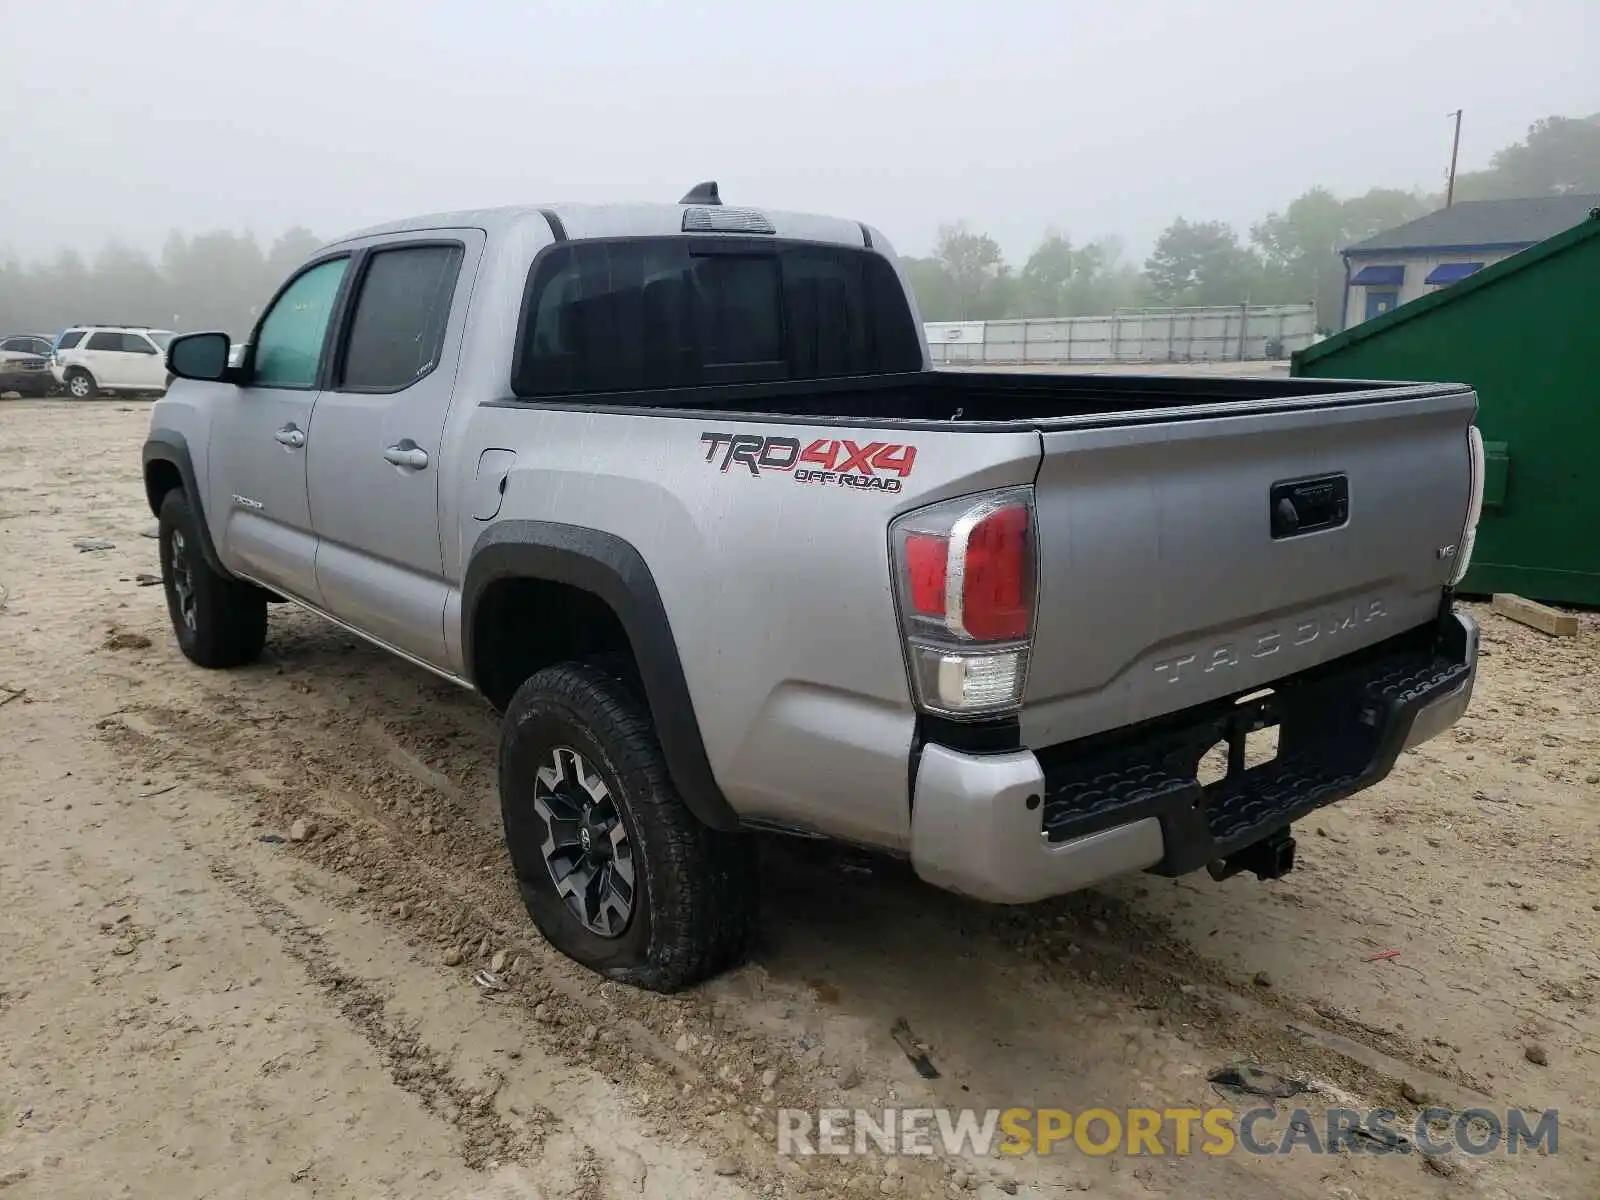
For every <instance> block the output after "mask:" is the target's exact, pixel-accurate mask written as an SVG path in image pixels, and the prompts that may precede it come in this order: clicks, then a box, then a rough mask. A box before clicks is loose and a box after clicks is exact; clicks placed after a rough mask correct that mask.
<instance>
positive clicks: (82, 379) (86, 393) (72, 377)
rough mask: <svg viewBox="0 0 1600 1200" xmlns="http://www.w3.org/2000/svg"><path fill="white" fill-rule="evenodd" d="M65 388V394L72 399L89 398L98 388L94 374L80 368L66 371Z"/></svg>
mask: <svg viewBox="0 0 1600 1200" xmlns="http://www.w3.org/2000/svg"><path fill="white" fill-rule="evenodd" d="M66 389H67V395H69V396H71V397H72V398H73V399H74V400H88V399H91V398H92V397H93V396H94V394H95V393H96V392H97V391H99V390H100V389H99V387H98V386H97V385H96V384H95V381H94V376H93V375H91V374H89V372H87V371H85V370H82V369H76V370H72V371H68V372H67V378H66Z"/></svg>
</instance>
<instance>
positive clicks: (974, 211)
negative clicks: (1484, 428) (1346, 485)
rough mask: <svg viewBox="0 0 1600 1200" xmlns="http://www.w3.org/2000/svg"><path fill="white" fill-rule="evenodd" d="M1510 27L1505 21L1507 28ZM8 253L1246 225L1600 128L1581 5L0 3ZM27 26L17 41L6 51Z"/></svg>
mask: <svg viewBox="0 0 1600 1200" xmlns="http://www.w3.org/2000/svg"><path fill="white" fill-rule="evenodd" d="M1519 10H1520V11H1519ZM0 15H3V16H4V20H3V22H0V29H3V30H4V31H5V36H4V39H3V40H4V41H5V42H6V44H7V49H6V53H5V55H4V64H5V67H4V70H0V113H3V114H5V120H4V124H3V128H4V130H5V133H4V138H5V142H4V150H5V153H4V157H3V159H0V161H3V162H4V164H5V166H4V172H3V183H0V249H9V250H10V251H11V252H12V253H15V254H17V255H19V256H21V257H22V258H24V259H25V260H33V259H41V258H47V257H49V256H50V255H51V254H53V253H54V252H55V251H56V250H57V249H58V248H59V247H60V246H62V245H64V244H72V245H75V246H77V247H79V248H80V249H82V250H84V251H85V252H89V253H92V252H93V251H94V250H96V249H98V248H99V247H100V245H101V244H102V243H103V242H104V241H105V240H106V238H107V237H117V238H121V239H123V240H125V241H128V242H131V243H133V244H135V245H137V246H140V247H142V248H146V249H149V250H152V251H155V250H159V247H160V244H161V241H162V239H163V238H164V237H165V235H166V234H167V232H168V231H169V230H170V229H174V228H176V229H180V230H182V231H184V232H186V233H195V232H200V231H204V230H207V229H213V228H233V229H241V228H251V229H253V230H254V231H255V232H256V233H257V234H258V235H259V236H260V237H262V238H263V239H264V240H270V239H271V237H273V236H275V235H276V234H278V233H280V232H282V230H283V229H285V228H287V227H289V226H291V225H296V224H301V225H307V226H309V227H311V228H312V229H313V230H314V231H316V232H317V233H318V234H321V235H323V236H326V237H330V238H331V237H333V236H336V235H338V234H340V233H342V232H345V231H348V230H350V229H354V228H358V227H360V226H363V225H367V224H371V223H373V222H376V221H381V220H387V219H390V218H394V217H400V216H406V215H410V214H415V213H422V212H430V211H435V210H439V209H449V208H465V207H476V206H480V205H488V204H510V203H531V202H538V201H545V202H549V201H559V200H579V201H585V200H635V199H637V200H663V201H674V200H676V199H677V198H678V197H679V196H680V195H681V194H682V193H683V192H684V191H685V190H686V189H687V188H688V187H689V185H690V184H692V183H694V182H695V181H697V180H700V179H706V178H715V179H717V180H719V181H720V182H721V184H722V193H723V197H724V199H725V200H727V201H728V202H730V203H740V202H745V203H755V204H763V205H768V206H771V207H783V208H795V209H803V210H812V211H820V212H828V213H836V214H839V215H842V216H849V217H854V218H858V219H863V220H867V221H870V222H872V223H874V224H876V225H878V226H880V227H881V228H882V229H883V230H884V232H885V233H887V234H888V236H889V237H890V239H891V240H893V241H894V242H895V243H896V246H897V248H898V249H899V250H901V251H902V252H906V253H924V252H926V251H927V250H928V248H929V247H930V245H931V243H932V241H933V238H934V234H935V229H936V226H937V225H938V223H939V222H940V221H942V220H949V219H953V218H961V217H965V218H967V219H969V220H970V221H972V222H973V224H974V225H975V226H977V227H979V228H983V229H986V230H988V231H989V232H991V233H993V234H994V235H995V236H996V237H997V238H998V239H999V240H1000V242H1001V244H1002V246H1003V247H1004V248H1005V249H1006V251H1007V253H1008V254H1009V255H1011V256H1012V257H1014V258H1019V259H1020V258H1021V257H1022V256H1023V255H1025V254H1026V252H1027V251H1028V249H1029V248H1030V247H1031V246H1032V244H1033V243H1034V242H1035V241H1036V240H1037V239H1038V238H1039V236H1040V235H1041V233H1042V232H1043V231H1044V230H1045V228H1046V227H1047V226H1055V227H1057V228H1059V229H1061V230H1063V231H1065V232H1066V233H1068V234H1069V235H1070V236H1072V237H1074V238H1075V239H1079V240H1082V239H1087V238H1088V237H1091V236H1094V235H1096V234H1101V233H1117V234H1121V235H1123V236H1124V237H1126V238H1127V239H1128V240H1129V242H1130V245H1131V248H1132V249H1133V250H1134V251H1135V252H1136V253H1138V254H1141V255H1142V253H1143V250H1144V249H1145V248H1146V247H1147V246H1148V244H1149V242H1150V241H1151V240H1152V239H1153V238H1154V236H1155V234H1156V233H1158V232H1159V231H1160V229H1161V228H1162V227H1164V226H1165V225H1166V224H1167V223H1168V222H1169V221H1170V220H1171V219H1172V218H1173V217H1174V216H1176V215H1179V214H1180V213H1181V214H1182V215H1184V216H1186V217H1188V218H1190V219H1222V220H1227V221H1231V222H1233V223H1234V224H1235V226H1236V227H1238V228H1239V229H1240V231H1241V233H1244V232H1247V230H1248V227H1249V224H1250V222H1251V221H1252V220H1254V219H1257V218H1259V217H1260V216H1261V215H1263V214H1264V213H1265V212H1266V211H1267V210H1268V209H1270V208H1276V207H1281V206H1282V205H1284V204H1285V203H1287V202H1288V201H1289V200H1290V199H1291V198H1292V197H1293V196H1295V195H1296V194H1298V193H1299V192H1301V191H1303V190H1304V189H1305V188H1306V187H1308V186H1310V185H1312V184H1314V183H1324V184H1327V185H1328V186H1330V187H1332V188H1333V189H1334V190H1335V191H1338V192H1340V193H1341V194H1347V193H1353V192H1359V191H1364V190H1365V189H1366V188H1367V187H1369V186H1374V185H1384V186H1397V187H1412V186H1418V185H1421V186H1427V187H1430V188H1442V185H1443V177H1444V170H1445V166H1446V164H1447V162H1448V158H1449V150H1450V122H1449V120H1448V118H1447V117H1446V115H1445V114H1446V113H1447V112H1448V111H1450V110H1452V109H1455V108H1458V107H1461V108H1465V110H1466V120H1465V125H1464V132H1463V138H1462V169H1464V170H1465V169H1471V168H1476V167H1481V166H1484V165H1486V163H1487V159H1488V156H1489V154H1490V153H1491V152H1492V151H1493V150H1495V149H1497V148H1498V147H1500V146H1503V145H1505V144H1506V143H1508V142H1510V141H1513V140H1516V139H1517V138H1519V137H1521V136H1522V135H1523V134H1524V132H1525V129H1526V126H1527V125H1528V124H1529V123H1530V122H1531V121H1533V120H1535V119H1536V118H1538V117H1542V116H1546V115H1550V114H1552V113H1557V114H1562V115H1567V116H1582V115H1587V114H1588V113H1591V112H1595V111H1597V110H1600V0H1536V2H1534V3H1521V4H1513V3H1504V2H1502V3H1489V4H1485V3H1472V2H1468V0H1336V2H1333V3H1324V4H1317V3H1316V2H1315V0H1311V2H1310V3H1308V2H1307V0H1299V2H1298V3H1296V2H1294V0H1289V2H1284V0H1271V2H1268V0H1216V2H1213V3H1206V4H1200V3H1185V4H1180V3H1171V2H1157V3H1144V4H1138V3H1123V4H1120V5H1108V4H1104V3H1098V4H1092V5H1091V4H1085V3H1081V2H1077V3H1075V2H1073V0H998V2H993V3H976V2H969V3H965V4H957V3H947V2H944V0H917V2H912V0H876V3H873V2H872V0H809V2H808V3H797V2H790V3H778V2H776V0H748V2H746V3H742V4H741V3H734V2H732V0H676V2H672V3H667V2H664V0H631V2H622V0H556V2H546V3H526V4H517V3H511V2H509V0H458V3H457V4H456V5H454V6H449V5H445V4H444V3H442V2H439V0H435V2H432V3H425V2H423V0H382V2H381V3H380V2H379V0H343V2H340V0H327V2H326V3H325V4H317V3H312V2H311V0H267V2H262V3H251V4H241V3H238V2H237V0H235V2H233V3H228V2H227V0H149V2H147V3H143V4H128V3H121V2H119V0H62V2H58V3H52V4H47V5H27V6H24V5H23V4H22V3H21V0H0ZM24 32H26V36H23V34H24Z"/></svg>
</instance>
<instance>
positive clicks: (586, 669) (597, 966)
mask: <svg viewBox="0 0 1600 1200" xmlns="http://www.w3.org/2000/svg"><path fill="white" fill-rule="evenodd" d="M558 747H567V748H570V749H572V750H575V751H576V752H577V753H578V754H579V755H581V756H582V757H583V759H584V761H585V764H586V765H587V766H588V767H589V768H590V769H591V770H592V771H594V772H595V773H596V774H598V776H599V777H600V779H601V780H603V782H604V783H605V785H606V788H607V790H608V791H609V794H610V798H611V800H612V802H613V803H614V806H615V809H616V813H617V815H618V817H619V818H620V820H621V822H622V824H623V826H624V827H625V829H626V834H627V838H628V841H629V843H630V850H631V855H632V861H633V863H634V864H635V868H636V870H635V876H636V888H635V893H634V899H633V902H632V911H631V914H630V916H629V918H628V920H627V923H626V924H625V925H624V926H623V927H622V929H621V931H620V932H619V933H616V934H614V935H612V936H603V935H601V934H599V933H596V932H594V931H592V930H591V929H590V928H588V927H587V926H586V925H585V924H584V922H583V921H582V920H580V919H579V917H578V916H577V915H576V914H574V913H573V911H572V910H571V909H570V908H569V907H568V904H567V902H566V901H565V900H564V899H563V898H562V896H561V894H560V893H559V892H558V891H557V888H556V884H555V881H554V878H553V877H552V873H551V869H550V868H549V866H547V865H546V861H545V857H544V855H543V853H542V852H541V845H542V844H543V842H544V840H545V828H546V827H545V822H544V820H543V819H542V818H541V817H540V816H539V814H538V813H537V812H536V811H535V807H534V788H535V781H536V777H537V775H538V772H539V769H540V767H541V766H544V765H547V763H548V762H550V761H551V759H552V756H553V755H554V752H555V750H556V748H558ZM500 809H501V815H502V818H503V819H504V822H505V832H506V845H507V848H508V849H509V850H510V853H511V862H512V868H513V870H514V872H515V874H516V880H517V886H518V888H519V889H520V891H521V892H522V901H523V904H524V905H526V907H527V909H528V914H529V916H531V917H532V918H533V922H534V924H535V925H537V926H538V927H539V931H540V932H541V933H542V934H544V936H545V939H546V940H547V941H549V943H550V944H551V945H552V946H554V947H555V948H556V949H557V950H559V951H561V953H563V954H565V955H566V956H567V957H569V958H571V959H573V960H574V961H576V962H578V963H581V964H582V965H583V966H586V967H588V968H589V969H590V970H592V971H595V972H597V973H599V974H601V975H604V976H606V977H607V978H610V979H615V980H618V981H620V982H623V983H628V984H632V985H634V986H636V987H641V988H648V989H650V990H651V991H657V992H672V991H676V990H678V989H679V988H683V987H688V986H690V985H692V984H695V983H699V982H700V981H702V980H704V979H708V978H710V977H711V976H713V975H716V974H717V973H718V972H720V971H723V970H725V969H726V968H727V967H729V966H732V965H733V964H734V963H736V962H738V961H739V960H740V959H741V958H742V957H743V956H744V953H745V951H746V949H747V947H748V944H749V940H750V937H751V934H752V932H753V930H754V928H755V924H756V916H757V905H758V887H757V883H756V875H757V872H756V846H755V840H754V839H753V838H751V837H748V836H744V835H741V834H737V833H723V832H720V831H718V830H714V829H712V828H710V827H709V826H707V825H705V824H703V823H702V822H701V821H700V820H699V819H698V818H696V817H695V816H694V814H693V813H691V812H690V811H689V809H688V807H687V806H686V805H685V804H684V802H683V798H682V797H681V796H679V795H678V792H677V789H676V788H675V787H674V786H673V783H672V779H671V777H670V775H669V774H668V772H667V766H666V761H665V759H664V758H663V756H662V753H661V746H660V743H659V741H658V740H657V738H656V734H655V730H654V728H653V726H652V724H651V721H650V718H649V715H648V710H647V709H646V707H645V705H644V704H643V703H642V702H641V700H640V699H639V698H638V693H637V691H636V690H635V688H633V687H630V686H629V685H628V683H627V682H626V679H625V674H624V673H623V672H622V671H619V670H618V669H616V666H615V664H614V663H610V662H603V661H602V662H584V663H564V664H561V665H559V666H554V667H549V668H546V669H545V670H543V671H540V672H539V673H538V674H536V675H534V676H532V677H531V678H529V679H528V680H526V681H525V682H524V683H523V684H522V686H521V687H520V688H518V689H517V691H516V694H515V695H514V696H512V698H511V702H510V703H509V704H508V705H507V706H506V711H505V717H504V720H503V724H502V726H501V735H500Z"/></svg>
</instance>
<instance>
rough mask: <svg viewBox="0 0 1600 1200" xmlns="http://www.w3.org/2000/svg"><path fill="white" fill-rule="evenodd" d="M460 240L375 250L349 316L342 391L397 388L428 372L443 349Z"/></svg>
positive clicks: (340, 386) (459, 258)
mask: <svg viewBox="0 0 1600 1200" xmlns="http://www.w3.org/2000/svg"><path fill="white" fill-rule="evenodd" d="M462 257H463V254H462V249H461V247H460V246H447V245H431V246H397V247H395V248H393V249H383V250H377V251H374V252H373V254H372V255H371V257H369V258H368V259H367V264H366V269H365V270H364V271H363V272H362V279H361V283H360V294H359V295H358V296H357V298H356V302H355V312H354V315H353V316H352V317H351V318H350V334H349V340H348V342H347V344H346V346H345V353H344V368H343V370H342V371H341V372H340V374H341V379H340V381H339V384H338V385H337V387H338V390H339V391H342V392H395V391H399V390H400V389H401V388H404V387H408V386H409V385H411V384H412V383H415V382H416V381H417V380H418V379H421V378H422V377H423V376H424V375H427V374H429V373H430V372H431V371H432V370H433V368H434V367H436V366H437V365H438V363H439V355H440V353H441V352H442V351H443V349H444V333H445V326H446V325H447V324H448V323H449V320H450V301H451V299H452V297H454V295H455V290H456V276H457V275H458V274H460V271H461V260H462Z"/></svg>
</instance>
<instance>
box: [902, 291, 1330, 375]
mask: <svg viewBox="0 0 1600 1200" xmlns="http://www.w3.org/2000/svg"><path fill="white" fill-rule="evenodd" d="M1316 330H1317V309H1316V306H1315V305H1313V304H1253V305H1244V304H1238V305H1223V306H1217V307H1210V308H1146V309H1125V310H1122V311H1119V312H1115V313H1111V314H1109V315H1107V316H1094V317H1033V318H1027V319H1023V320H1007V321H930V322H929V323H928V324H927V325H925V326H924V334H925V336H926V338H927V341H928V348H929V350H930V352H931V354H932V356H933V361H934V362H937V363H962V362H966V363H1046V364H1048V363H1097V362H1132V363H1139V362H1203V361H1216V362H1228V361H1234V362H1238V361H1261V360H1263V359H1266V358H1267V357H1268V349H1269V348H1271V349H1273V350H1274V351H1275V353H1276V356H1277V357H1281V358H1288V356H1289V355H1290V354H1292V353H1293V352H1294V351H1296V350H1301V349H1304V348H1305V347H1307V346H1309V345H1311V343H1312V341H1313V339H1314V338H1315V336H1316ZM1274 343H1276V344H1274Z"/></svg>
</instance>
